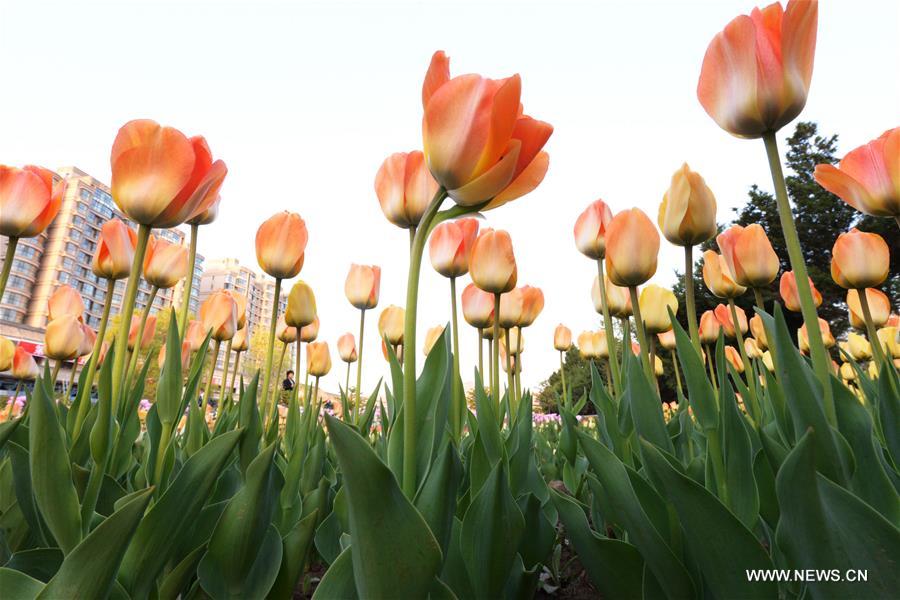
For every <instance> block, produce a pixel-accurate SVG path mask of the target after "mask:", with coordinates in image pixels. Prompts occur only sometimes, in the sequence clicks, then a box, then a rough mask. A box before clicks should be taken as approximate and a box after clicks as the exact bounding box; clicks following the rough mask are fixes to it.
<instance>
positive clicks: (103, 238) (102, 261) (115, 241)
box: [91, 219, 137, 279]
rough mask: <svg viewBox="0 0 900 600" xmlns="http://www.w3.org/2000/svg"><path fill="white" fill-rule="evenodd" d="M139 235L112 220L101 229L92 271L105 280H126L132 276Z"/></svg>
mask: <svg viewBox="0 0 900 600" xmlns="http://www.w3.org/2000/svg"><path fill="white" fill-rule="evenodd" d="M136 244H137V233H136V232H135V231H134V229H132V228H131V227H129V226H128V225H126V224H125V223H124V222H122V221H120V220H119V219H110V220H109V221H107V222H106V223H104V224H103V226H102V227H101V228H100V240H99V241H98V243H97V249H96V250H95V251H94V258H93V261H92V262H91V270H92V271H93V272H94V275H96V276H97V277H102V278H103V279H125V278H126V277H128V276H129V275H131V263H132V262H133V261H134V247H135V245H136Z"/></svg>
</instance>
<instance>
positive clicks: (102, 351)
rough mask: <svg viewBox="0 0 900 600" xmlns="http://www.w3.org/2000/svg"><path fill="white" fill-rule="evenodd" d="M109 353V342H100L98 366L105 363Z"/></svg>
mask: <svg viewBox="0 0 900 600" xmlns="http://www.w3.org/2000/svg"><path fill="white" fill-rule="evenodd" d="M108 353H109V342H103V343H102V344H100V352H99V353H98V354H97V366H98V367H100V366H102V365H103V361H104V360H106V355H107V354H108Z"/></svg>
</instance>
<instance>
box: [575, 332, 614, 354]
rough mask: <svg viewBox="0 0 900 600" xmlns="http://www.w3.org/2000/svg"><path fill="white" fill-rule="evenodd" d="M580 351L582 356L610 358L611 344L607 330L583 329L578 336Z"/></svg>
mask: <svg viewBox="0 0 900 600" xmlns="http://www.w3.org/2000/svg"><path fill="white" fill-rule="evenodd" d="M578 352H579V354H580V355H581V358H584V359H587V360H590V359H592V358H609V346H608V344H607V341H606V332H605V331H583V332H582V333H581V334H580V335H579V336H578Z"/></svg>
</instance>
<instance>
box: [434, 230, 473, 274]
mask: <svg viewBox="0 0 900 600" xmlns="http://www.w3.org/2000/svg"><path fill="white" fill-rule="evenodd" d="M477 237H478V221H477V220H475V219H459V220H458V221H450V222H447V223H441V224H440V225H438V226H437V227H435V228H434V231H433V232H432V233H431V238H430V241H429V243H428V251H429V256H430V257H431V266H432V267H434V270H435V271H437V272H438V273H440V274H441V275H443V276H444V277H449V278H451V279H452V278H454V277H459V276H461V275H465V274H466V273H468V271H469V257H470V256H471V254H472V247H473V246H474V244H475V240H476V239H477Z"/></svg>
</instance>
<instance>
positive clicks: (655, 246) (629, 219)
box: [606, 208, 659, 287]
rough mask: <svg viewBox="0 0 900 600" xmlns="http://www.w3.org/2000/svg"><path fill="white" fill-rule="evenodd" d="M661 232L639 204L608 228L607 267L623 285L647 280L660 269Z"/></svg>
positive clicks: (626, 211) (627, 285) (632, 285)
mask: <svg viewBox="0 0 900 600" xmlns="http://www.w3.org/2000/svg"><path fill="white" fill-rule="evenodd" d="M658 254H659V233H658V232H657V231H656V227H654V226H653V223H652V222H651V221H650V219H649V218H647V215H646V214H644V211H642V210H641V209H639V208H632V209H630V210H623V211H622V212H620V213H619V214H617V215H616V216H615V217H613V219H612V221H610V222H609V225H608V226H607V228H606V270H607V271H608V272H609V280H610V281H611V282H613V283H614V284H616V285H619V286H622V287H635V286H638V285H641V284H643V283H645V282H646V281H647V280H648V279H650V278H651V277H653V275H654V273H656V258H657V255H658Z"/></svg>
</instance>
